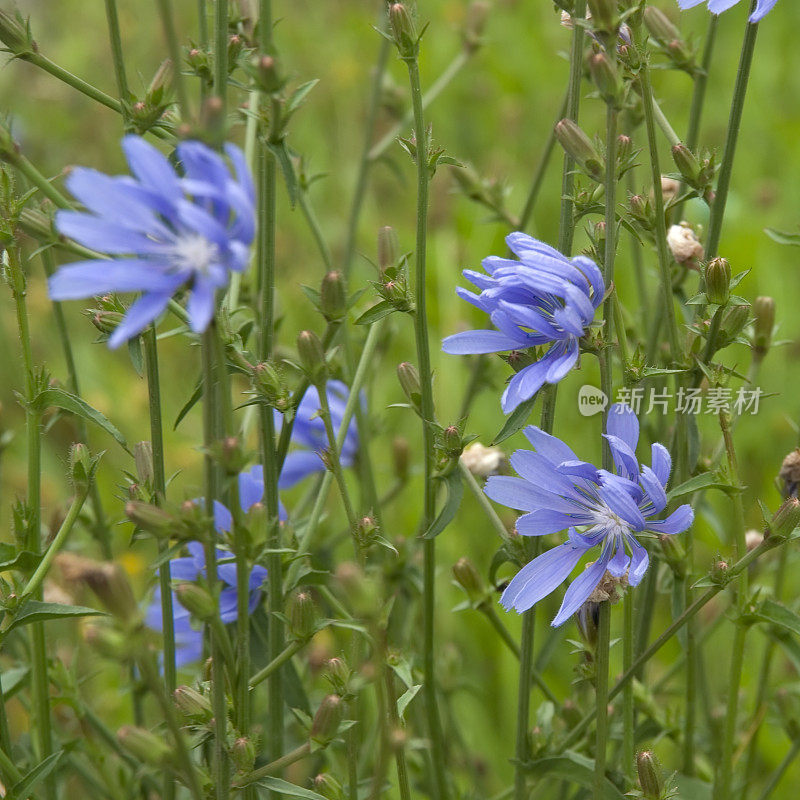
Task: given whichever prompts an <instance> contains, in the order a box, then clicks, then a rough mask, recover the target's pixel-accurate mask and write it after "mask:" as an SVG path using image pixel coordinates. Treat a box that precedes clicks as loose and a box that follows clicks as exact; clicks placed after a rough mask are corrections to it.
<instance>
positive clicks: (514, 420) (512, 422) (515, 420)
mask: <svg viewBox="0 0 800 800" xmlns="http://www.w3.org/2000/svg"><path fill="white" fill-rule="evenodd" d="M538 396H539V393H538V392H537V393H536V394H535V395H534V396H533V397H531V398H530V400H525V401H524V402H523V403H520V404H519V405H518V406H517V407H516V408H515V409H514V410H513V411H512V412H511V414H509V417H508V419H507V420H506V424H505V425H503V427H502V428H501V429H500V432H499V433H498V434H497V436H495V437H494V440H493V441H492V446H494V445H496V444H500V442H504V441H505V440H506V439H508V438H509V437H510V436H513V435H514V434H515V433H517V432H518V431H521V430H522V429H523V428H524V427H525V425H527V424H528V418H529V417H530V415H531V411H533V406H534V405H535V404H536V398H537V397H538Z"/></svg>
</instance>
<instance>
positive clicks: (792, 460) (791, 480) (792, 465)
mask: <svg viewBox="0 0 800 800" xmlns="http://www.w3.org/2000/svg"><path fill="white" fill-rule="evenodd" d="M778 478H779V479H780V480H781V481H782V482H783V491H782V494H783V496H784V497H797V487H798V485H800V449H797V450H792V452H791V453H789V455H787V456H786V458H784V459H783V463H782V464H781V469H780V472H779V473H778Z"/></svg>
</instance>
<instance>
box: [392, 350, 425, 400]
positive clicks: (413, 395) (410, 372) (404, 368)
mask: <svg viewBox="0 0 800 800" xmlns="http://www.w3.org/2000/svg"><path fill="white" fill-rule="evenodd" d="M397 377H398V379H399V381H400V386H401V388H402V389H403V393H404V394H405V396H406V397H407V398H408V399H409V401H410V402H411V405H412V406H413V407H414V408H415V409H416V410H417V411H419V410H420V407H421V402H422V384H421V383H420V379H419V372H418V371H417V368H416V367H415V366H414V365H413V364H410V363H409V362H408V361H404V362H403V363H402V364H398V366H397Z"/></svg>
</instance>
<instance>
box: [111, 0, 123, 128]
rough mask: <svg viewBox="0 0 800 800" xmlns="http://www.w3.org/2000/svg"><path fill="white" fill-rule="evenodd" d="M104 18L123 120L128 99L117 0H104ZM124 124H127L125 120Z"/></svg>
mask: <svg viewBox="0 0 800 800" xmlns="http://www.w3.org/2000/svg"><path fill="white" fill-rule="evenodd" d="M106 18H107V20H108V39H109V42H110V44H111V60H112V61H113V62H114V77H115V78H116V79H117V94H118V95H119V99H120V106H121V109H120V110H121V113H122V116H123V119H124V118H125V117H126V116H127V114H126V109H125V102H126V100H127V99H128V79H127V77H126V76H125V59H124V58H123V57H122V37H121V36H120V32H119V15H118V14H117V0H106ZM125 122H126V123H127V119H126V120H125Z"/></svg>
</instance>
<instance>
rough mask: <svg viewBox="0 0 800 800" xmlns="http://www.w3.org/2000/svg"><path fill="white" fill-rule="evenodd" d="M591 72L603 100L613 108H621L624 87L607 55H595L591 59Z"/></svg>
mask: <svg viewBox="0 0 800 800" xmlns="http://www.w3.org/2000/svg"><path fill="white" fill-rule="evenodd" d="M589 72H590V73H591V76H592V80H593V81H594V84H595V86H597V89H598V91H599V92H600V96H601V97H602V98H603V100H605V102H606V103H607V104H608V105H610V106H612V107H613V108H619V107H620V104H621V102H622V94H623V90H624V87H623V84H622V78H621V77H620V74H619V71H618V70H617V68H616V67H615V66H614V64H613V63H612V61H611V59H610V58H609V57H608V56H607V55H606V54H605V53H595V54H594V55H592V56H590V57H589Z"/></svg>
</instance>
